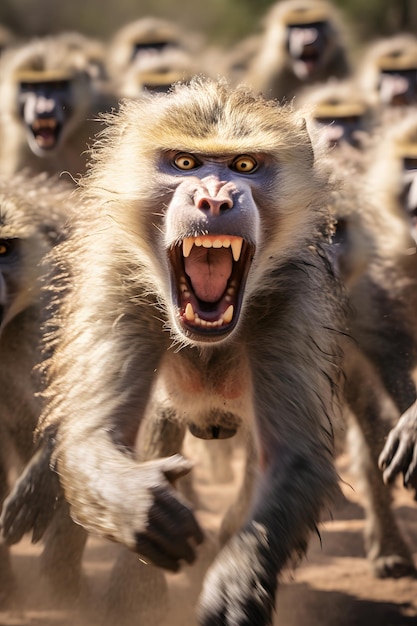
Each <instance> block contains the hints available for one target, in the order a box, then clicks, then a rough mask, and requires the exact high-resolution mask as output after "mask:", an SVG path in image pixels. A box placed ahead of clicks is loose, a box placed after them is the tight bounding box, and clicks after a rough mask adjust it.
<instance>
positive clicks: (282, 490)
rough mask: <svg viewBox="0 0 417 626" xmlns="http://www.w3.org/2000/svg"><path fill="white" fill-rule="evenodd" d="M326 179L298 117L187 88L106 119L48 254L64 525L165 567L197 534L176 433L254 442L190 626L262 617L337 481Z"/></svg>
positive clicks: (335, 322) (198, 86) (217, 90)
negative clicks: (238, 507)
mask: <svg viewBox="0 0 417 626" xmlns="http://www.w3.org/2000/svg"><path fill="white" fill-rule="evenodd" d="M126 130H127V132H126ZM326 181H327V178H326V177H322V176H321V175H320V171H319V169H317V168H316V164H315V162H314V157H313V152H312V146H311V143H310V140H309V138H308V135H307V133H306V130H305V123H304V122H303V120H302V119H301V117H300V116H299V115H298V114H296V113H295V112H293V111H292V110H291V109H289V108H288V109H287V108H284V107H279V106H276V105H275V104H274V103H273V102H271V101H267V100H264V99H262V98H260V97H256V96H254V95H253V94H252V93H251V92H248V91H246V90H245V89H244V88H243V87H242V88H240V89H238V90H236V91H232V90H229V88H228V87H227V85H226V84H225V83H223V82H219V83H216V82H211V81H201V82H200V81H193V82H192V84H191V85H190V86H188V87H187V86H184V85H182V86H177V87H176V88H175V90H174V91H173V92H172V93H170V94H168V95H159V96H149V97H148V98H143V99H140V100H138V101H133V100H132V101H130V100H128V101H125V102H124V103H123V105H122V106H121V109H120V111H119V112H118V113H117V114H114V115H112V116H108V127H107V129H106V131H105V133H104V134H103V135H102V136H101V138H100V143H99V144H97V146H96V149H95V150H94V151H93V153H92V169H91V170H90V171H89V174H88V175H87V176H86V178H85V179H84V180H83V182H82V187H83V191H82V193H83V198H84V199H85V200H86V201H87V205H89V206H90V205H91V206H92V207H94V209H93V210H91V212H90V211H89V210H88V207H87V206H86V207H85V211H77V213H76V216H74V223H73V225H72V227H73V228H74V237H70V238H69V239H68V240H67V241H66V242H64V243H63V244H62V246H59V250H58V249H56V253H57V254H56V255H55V254H54V255H53V256H54V260H55V263H56V264H57V268H58V269H57V270H56V272H57V273H58V275H59V280H57V281H56V282H55V283H54V282H53V284H52V286H53V285H54V284H55V287H56V290H55V291H54V290H53V293H52V299H53V302H52V313H53V315H52V317H51V326H52V328H51V332H52V336H48V337H47V348H48V350H52V358H51V359H50V360H47V361H46V364H45V375H46V377H47V380H48V381H49V384H48V385H47V387H46V390H45V394H44V400H45V412H44V414H43V417H42V419H41V422H40V427H39V434H40V436H41V438H45V439H48V438H52V440H51V441H52V443H53V444H54V442H55V443H56V449H55V452H54V463H55V464H56V469H57V471H58V473H59V475H60V480H61V482H62V486H63V488H64V490H65V496H66V498H67V499H68V501H69V502H70V505H71V511H72V516H73V517H74V519H75V520H77V521H78V522H79V523H80V524H82V525H84V526H85V527H86V528H87V529H88V530H91V531H93V532H98V533H100V534H101V535H103V536H105V537H108V538H111V539H113V540H115V541H117V542H120V543H122V544H125V545H126V546H127V547H129V548H130V549H131V550H133V551H137V552H138V553H139V554H140V555H142V557H143V558H145V559H149V560H151V561H152V562H153V563H155V564H156V565H158V566H160V567H163V568H166V569H170V570H174V571H175V570H177V569H178V568H179V566H180V564H181V561H183V560H185V561H187V562H192V561H193V560H194V558H195V543H199V542H201V541H202V538H203V537H202V533H201V529H200V527H199V525H198V523H197V521H196V519H195V518H194V515H193V513H192V511H191V510H190V509H189V507H188V506H187V505H186V504H185V503H184V502H183V501H182V499H181V498H180V497H179V496H178V494H176V492H175V490H174V489H173V488H172V486H171V484H170V483H171V482H172V481H173V480H175V478H177V477H179V476H181V475H183V474H184V473H186V472H188V471H189V470H190V463H189V462H188V461H187V460H185V459H184V458H183V457H181V456H180V455H179V454H177V455H175V454H173V453H174V452H175V451H177V452H179V451H180V449H181V444H182V438H183V436H184V429H185V428H186V427H188V428H190V430H191V432H193V433H194V434H197V435H198V436H200V437H204V438H223V437H228V436H231V435H233V434H234V433H235V432H236V430H237V429H239V428H241V429H243V430H247V431H248V432H250V433H252V436H253V437H254V441H255V442H256V457H257V458H258V466H257V475H258V476H257V482H256V490H255V493H254V494H253V498H252V502H251V506H250V510H249V511H248V513H247V519H246V520H245V521H244V523H243V526H242V528H241V529H240V530H239V531H238V532H237V533H236V534H235V535H234V536H233V537H232V538H231V540H230V541H229V542H228V544H227V546H225V548H224V549H223V550H222V551H221V552H220V554H219V555H218V557H217V559H216V561H215V563H214V565H213V566H212V567H211V568H210V570H209V573H208V575H207V577H206V579H205V583H204V588H203V593H202V597H201V603H200V608H199V620H200V623H201V624H206V623H209V622H212V623H214V622H219V621H220V620H221V621H222V623H224V624H227V623H229V624H235V625H237V624H242V625H243V624H249V623H252V624H253V623H256V624H259V625H260V624H265V625H266V624H269V623H270V620H271V612H272V608H273V606H274V597H275V590H276V585H277V575H278V574H279V572H280V571H281V569H282V568H283V567H284V565H285V564H287V563H288V562H289V560H290V559H291V557H297V556H298V555H300V554H301V553H302V552H303V551H304V550H305V548H306V545H307V540H308V536H309V534H310V531H312V530H314V528H315V525H316V524H317V522H318V520H319V516H320V510H321V506H322V505H323V503H324V502H325V501H326V499H327V498H328V497H330V496H331V494H332V493H333V490H334V489H335V486H336V484H337V477H336V474H335V470H334V466H333V459H332V435H331V425H330V420H331V418H332V417H333V416H335V415H336V413H337V407H338V403H337V402H334V400H335V399H336V397H335V395H336V396H337V387H336V384H335V383H336V380H337V378H338V376H339V359H340V353H339V332H338V329H339V325H340V324H341V323H342V318H343V311H342V309H343V305H342V302H343V298H342V297H341V295H340V293H339V289H338V282H337V281H336V280H335V277H334V275H333V272H332V268H331V264H330V262H329V258H328V245H329V233H330V220H329V214H328V210H327V206H326V205H327V200H328V195H327V184H326ZM84 233H85V234H88V236H87V237H85V236H83V234H84ZM72 276H74V277H75V276H76V280H72V279H71V277H72ZM52 281H53V279H52ZM63 290H64V292H66V295H65V294H64V292H63ZM49 310H50V312H51V309H49ZM56 315H58V318H56V317H55V316H56ZM62 316H63V317H64V318H65V323H62V320H63V317H62ZM57 320H58V323H57ZM56 326H59V328H56ZM51 342H52V343H51ZM151 392H152V397H151ZM146 412H148V419H147V420H144V421H143V422H142V417H143V416H144V414H145V413H146ZM161 420H162V421H166V422H167V423H169V424H171V425H172V426H171V431H172V432H173V433H174V434H173V435H172V434H171V438H170V442H167V441H166V440H164V439H163V438H162V439H161V437H160V439H159V444H158V445H157V446H156V448H155V447H154V448H153V451H152V454H151V456H152V457H153V458H152V460H148V461H144V460H142V461H140V462H139V461H138V459H137V458H136V457H135V452H134V449H135V448H134V447H135V442H136V437H137V433H138V429H139V427H140V425H141V422H142V425H145V426H146V429H149V428H151V429H152V426H153V423H157V425H158V428H159V425H160V424H159V422H160V421H161ZM148 432H149V430H148ZM145 436H146V437H148V435H146V433H145ZM141 437H142V433H141V434H140V436H139V447H141V446H143V440H142V442H141ZM150 440H153V441H154V439H152V438H150ZM167 455H168V456H167ZM157 457H161V458H157ZM141 458H142V459H143V458H145V459H146V458H149V455H148V457H146V451H145V456H142V457H141ZM260 586H261V587H262V589H264V590H265V594H262V596H259V595H258V593H257V589H258V588H259V587H260Z"/></svg>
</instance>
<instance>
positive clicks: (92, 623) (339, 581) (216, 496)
mask: <svg viewBox="0 0 417 626" xmlns="http://www.w3.org/2000/svg"><path fill="white" fill-rule="evenodd" d="M233 463H234V466H233V467H234V470H235V480H234V481H231V482H228V483H226V484H214V483H213V482H210V481H209V480H208V478H207V472H206V471H205V470H204V467H199V466H198V464H197V466H196V468H195V469H194V473H195V481H196V485H197V489H198V492H199V495H200V500H201V505H200V506H199V509H198V511H197V515H198V519H199V521H200V522H201V524H202V526H203V527H204V529H205V530H206V532H207V535H208V536H211V534H212V533H214V532H215V531H216V528H217V527H218V524H219V520H220V518H221V515H222V513H223V512H224V510H225V508H226V507H227V506H228V504H229V503H230V502H231V501H232V499H233V498H234V497H235V493H236V481H237V480H238V479H239V472H240V468H241V458H240V457H239V453H236V458H235V459H234V461H233ZM337 463H338V469H339V472H340V474H341V476H342V478H344V479H345V481H346V483H347V484H345V485H344V486H343V491H344V494H345V496H346V501H345V502H344V504H343V505H341V506H338V507H336V509H334V510H333V511H332V513H333V520H331V521H326V522H325V523H323V525H322V527H321V529H320V530H321V540H322V545H320V541H319V539H318V538H316V537H313V538H312V541H311V543H310V549H309V552H308V554H307V558H306V559H305V560H304V562H303V563H302V565H301V566H300V567H299V568H298V569H297V570H295V571H294V572H291V573H288V574H286V575H285V582H284V583H283V584H282V585H281V586H280V588H279V592H278V602H277V614H276V617H275V621H274V626H374V625H375V626H407V625H410V626H411V625H414V626H417V579H412V578H401V579H396V580H393V579H384V580H376V579H375V578H373V576H372V574H371V572H370V567H369V564H368V562H367V560H366V559H365V554H364V548H363V537H362V529H363V525H364V515H363V509H362V507H361V500H360V495H359V494H358V493H357V491H356V490H355V485H354V482H353V481H352V476H351V475H350V473H349V471H348V459H347V457H346V456H342V457H341V458H340V459H339V460H338V462H337ZM394 503H395V510H396V515H397V518H398V520H399V524H400V527H401V529H402V532H403V534H404V536H405V538H406V539H407V541H408V543H409V545H410V546H411V548H412V550H413V554H414V558H415V562H416V566H417V503H416V502H414V500H413V499H412V495H411V494H410V493H409V492H407V491H405V490H404V489H403V488H402V487H401V485H398V486H397V487H396V488H395V490H394ZM207 543H208V545H210V542H209V541H208V542H207ZM40 550H41V546H39V545H35V546H34V545H32V544H31V543H30V540H29V538H25V539H24V540H23V541H22V542H21V543H20V544H19V545H17V546H14V547H13V550H12V554H13V563H14V567H15V571H16V575H17V577H18V580H19V585H20V589H21V597H20V599H19V601H18V603H17V604H16V606H14V607H13V608H12V609H9V610H7V611H0V626H70V625H71V626H99V625H100V624H101V621H100V620H101V617H102V615H103V607H105V606H106V605H105V599H106V593H107V591H106V589H107V587H106V585H107V581H108V577H109V572H110V569H111V567H112V565H113V563H114V560H115V557H116V554H117V552H118V547H117V546H116V545H115V544H112V543H110V542H106V541H104V540H101V539H97V538H95V537H91V538H90V539H89V542H88V545H87V550H86V553H85V559H84V569H85V575H86V580H87V583H88V589H89V594H88V595H87V596H86V599H84V602H83V603H82V605H81V606H77V605H76V604H74V603H73V604H72V605H71V604H69V605H68V604H67V605H62V604H61V605H60V604H58V603H57V602H56V601H54V600H53V598H52V597H51V595H50V594H49V593H48V589H47V588H46V587H45V584H44V582H43V581H42V579H41V577H40V574H39V560H38V554H39V552H40ZM203 554H204V549H203ZM196 572H198V567H196V566H188V567H186V568H185V570H183V571H182V572H181V573H179V574H169V575H167V576H166V580H167V583H168V588H169V594H170V596H169V597H170V600H169V601H170V606H169V609H168V611H167V613H166V614H165V617H161V613H158V611H157V616H154V617H150V618H147V619H146V621H137V620H134V621H133V622H132V626H133V624H134V626H142V625H144V624H146V626H196V621H195V617H194V609H195V606H196V603H197V597H198V591H199V588H200V584H201V581H200V578H199V575H198V574H197V573H196ZM159 608H160V607H159ZM114 626H119V623H118V621H117V620H115V622H114ZM254 626H256V625H254Z"/></svg>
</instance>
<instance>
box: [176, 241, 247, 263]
mask: <svg viewBox="0 0 417 626" xmlns="http://www.w3.org/2000/svg"><path fill="white" fill-rule="evenodd" d="M194 245H195V246H197V247H201V246H202V247H203V248H231V250H232V255H233V259H234V261H236V262H237V261H239V259H240V254H241V252H242V246H243V239H242V237H234V236H230V237H228V236H226V235H215V236H211V235H204V236H203V235H201V236H199V237H186V238H185V239H183V240H182V254H183V256H184V258H187V257H189V256H190V253H191V250H192V248H193V246H194Z"/></svg>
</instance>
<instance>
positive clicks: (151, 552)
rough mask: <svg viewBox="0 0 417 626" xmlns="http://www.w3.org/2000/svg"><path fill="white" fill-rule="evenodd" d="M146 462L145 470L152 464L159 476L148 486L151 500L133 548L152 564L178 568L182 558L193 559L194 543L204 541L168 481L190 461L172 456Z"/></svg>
mask: <svg viewBox="0 0 417 626" xmlns="http://www.w3.org/2000/svg"><path fill="white" fill-rule="evenodd" d="M146 465H147V466H148V469H149V468H150V467H151V466H154V469H155V471H156V472H158V473H160V474H161V478H160V480H158V484H155V483H156V481H155V480H153V481H152V482H153V483H154V484H152V485H151V486H149V487H148V494H149V495H150V496H151V498H152V501H151V503H150V506H149V509H148V514H147V523H146V528H145V530H144V531H141V532H137V533H136V550H137V552H139V554H141V555H143V556H144V557H148V558H149V559H150V560H151V561H152V562H153V563H154V564H155V565H158V566H159V567H164V568H165V569H168V570H172V571H177V570H178V569H179V567H180V561H181V560H182V559H183V560H185V561H187V563H192V562H193V561H194V560H195V557H196V554H195V547H194V546H193V542H195V543H196V544H199V543H201V542H202V541H203V533H202V531H201V529H200V526H199V525H198V523H197V521H196V519H195V517H194V515H193V513H192V511H191V510H190V509H189V508H188V506H186V505H185V503H183V502H181V500H180V495H179V494H178V493H177V492H176V491H175V490H174V489H173V488H172V487H171V485H170V484H169V482H172V481H174V480H176V479H178V478H181V476H184V475H185V474H187V473H188V472H189V471H190V469H191V464H190V462H189V461H187V460H186V459H184V458H183V457H181V456H180V455H175V456H172V457H169V458H167V459H160V460H158V461H150V462H149V463H146Z"/></svg>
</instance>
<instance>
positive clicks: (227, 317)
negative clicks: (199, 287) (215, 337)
mask: <svg viewBox="0 0 417 626" xmlns="http://www.w3.org/2000/svg"><path fill="white" fill-rule="evenodd" d="M233 314H234V306H233V304H231V305H229V306H228V307H227V309H226V311H225V312H224V313H223V315H221V316H220V317H219V319H217V320H214V321H212V322H210V321H208V320H204V319H202V318H201V317H200V316H199V315H198V314H197V313H194V309H193V305H192V304H191V302H188V303H187V306H186V307H185V311H184V315H185V319H186V320H187V321H188V322H192V323H193V324H195V325H196V326H201V327H203V328H219V327H220V326H223V325H224V324H230V322H231V321H232V319H233Z"/></svg>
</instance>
